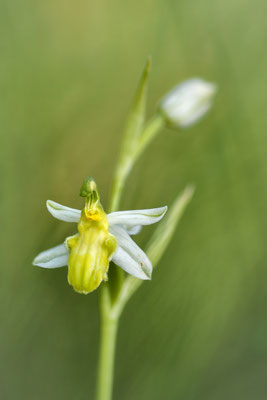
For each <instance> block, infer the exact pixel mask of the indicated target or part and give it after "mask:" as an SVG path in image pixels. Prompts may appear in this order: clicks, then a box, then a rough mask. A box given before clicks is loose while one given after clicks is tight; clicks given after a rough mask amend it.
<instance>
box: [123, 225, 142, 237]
mask: <svg viewBox="0 0 267 400" xmlns="http://www.w3.org/2000/svg"><path fill="white" fill-rule="evenodd" d="M124 228H125V229H126V231H127V232H128V233H129V235H138V233H140V232H141V230H142V226H141V225H136V226H133V227H131V228H130V227H129V228H128V229H127V227H126V226H124Z"/></svg>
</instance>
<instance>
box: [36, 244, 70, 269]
mask: <svg viewBox="0 0 267 400" xmlns="http://www.w3.org/2000/svg"><path fill="white" fill-rule="evenodd" d="M68 257H69V251H68V249H67V248H66V245H65V244H64V243H63V244H60V245H59V246H56V247H53V248H52V249H49V250H46V251H43V252H42V253H40V254H38V256H37V257H35V259H34V260H33V265H36V266H37V267H43V268H59V267H65V266H66V265H68Z"/></svg>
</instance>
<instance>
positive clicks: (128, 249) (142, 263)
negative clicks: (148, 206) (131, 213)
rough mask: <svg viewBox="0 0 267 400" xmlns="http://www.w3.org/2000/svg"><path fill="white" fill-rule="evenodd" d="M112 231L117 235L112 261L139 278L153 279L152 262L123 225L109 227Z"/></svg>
mask: <svg viewBox="0 0 267 400" xmlns="http://www.w3.org/2000/svg"><path fill="white" fill-rule="evenodd" d="M109 231H110V233H112V234H113V235H114V236H116V239H117V244H118V246H117V249H116V251H115V253H114V254H113V256H112V261H113V262H114V263H115V264H116V265H118V266H119V267H121V268H122V269H123V270H124V271H126V272H128V273H129V274H131V275H133V276H135V277H136V278H139V279H144V280H145V279H151V274H152V264H151V262H150V260H149V259H148V257H147V255H146V254H145V253H144V252H143V250H141V249H140V247H138V246H137V244H136V243H135V242H134V241H133V240H132V239H131V238H130V236H129V235H128V233H127V232H126V230H125V229H124V228H122V227H121V226H112V227H109Z"/></svg>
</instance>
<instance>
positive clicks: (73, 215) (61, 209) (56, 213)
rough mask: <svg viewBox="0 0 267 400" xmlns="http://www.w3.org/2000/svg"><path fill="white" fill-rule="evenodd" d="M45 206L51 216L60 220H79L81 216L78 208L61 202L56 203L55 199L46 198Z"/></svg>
mask: <svg viewBox="0 0 267 400" xmlns="http://www.w3.org/2000/svg"><path fill="white" fill-rule="evenodd" d="M46 206H47V209H48V211H49V212H50V214H52V215H53V217H55V218H57V219H60V220H61V221H65V222H79V220H80V218H81V211H80V210H76V209H75V208H69V207H66V206H62V205H61V204H59V203H56V202H55V201H52V200H47V202H46Z"/></svg>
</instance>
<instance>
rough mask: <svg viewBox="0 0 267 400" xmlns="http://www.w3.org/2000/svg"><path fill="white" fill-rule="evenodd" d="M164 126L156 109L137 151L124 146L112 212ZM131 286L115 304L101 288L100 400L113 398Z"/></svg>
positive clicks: (112, 193) (98, 398)
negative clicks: (120, 334) (118, 342)
mask: <svg viewBox="0 0 267 400" xmlns="http://www.w3.org/2000/svg"><path fill="white" fill-rule="evenodd" d="M163 126H164V119H163V117H162V116H161V115H160V114H159V113H157V114H156V115H155V117H153V118H152V119H151V121H150V122H149V123H148V124H147V125H146V127H145V129H144V130H143V132H142V134H141V136H140V139H139V141H138V143H137V144H136V148H135V149H134V151H127V149H125V148H123V149H122V152H121V155H120V158H119V162H118V165H117V168H116V171H115V176H114V180H113V184H112V190H111V202H110V207H109V212H114V211H116V210H118V207H119V204H120V200H121V195H122V192H123V189H124V186H125V182H126V179H127V177H128V175H129V173H130V171H131V170H132V168H133V165H134V163H135V162H136V160H137V159H138V157H139V156H140V155H141V154H142V152H143V151H144V150H145V148H146V147H147V146H148V144H149V143H150V142H151V140H152V139H153V138H154V137H155V136H156V134H157V133H158V132H159V131H160V130H161V128H162V127H163ZM123 279H124V278H123ZM125 283H126V281H125ZM130 286H131V285H129V288H128V285H124V284H122V286H121V289H120V290H119V293H118V294H117V295H118V296H117V299H118V300H117V301H114V304H112V301H111V294H110V292H109V282H107V283H106V284H102V286H101V288H100V295H101V301H100V314H101V317H100V325H101V328H100V329H101V333H100V336H101V339H100V353H99V365H98V382H97V396H96V399H97V400H111V399H112V389H113V375H114V359H115V346H116V338H117V330H118V322H119V317H120V314H121V312H122V310H123V307H124V305H125V304H126V302H127V300H128V299H129V293H128V289H129V290H131V289H130Z"/></svg>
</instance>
